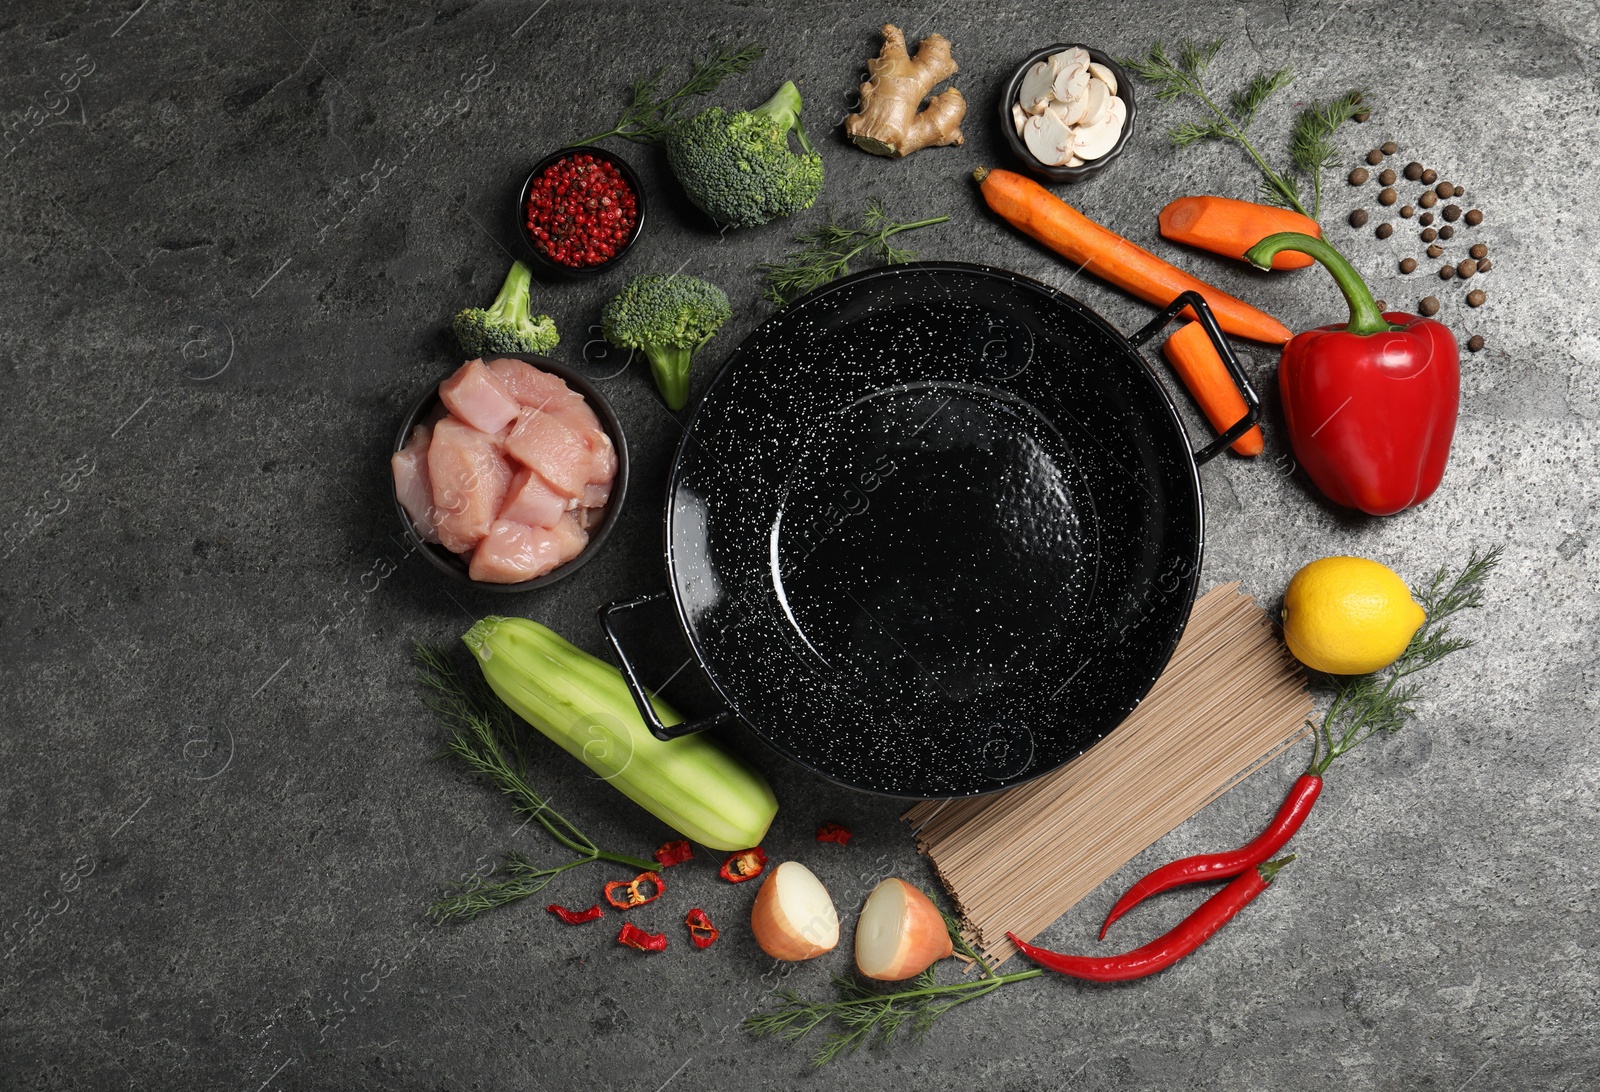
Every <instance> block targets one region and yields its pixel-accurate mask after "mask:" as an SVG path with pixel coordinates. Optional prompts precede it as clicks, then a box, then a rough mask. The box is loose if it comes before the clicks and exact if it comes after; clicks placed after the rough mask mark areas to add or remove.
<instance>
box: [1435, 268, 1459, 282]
mask: <svg viewBox="0 0 1600 1092" xmlns="http://www.w3.org/2000/svg"><path fill="white" fill-rule="evenodd" d="M1455 275H1456V267H1455V266H1453V265H1441V266H1440V267H1439V279H1440V280H1441V281H1447V280H1450V279H1451V278H1452V277H1454V276H1455Z"/></svg>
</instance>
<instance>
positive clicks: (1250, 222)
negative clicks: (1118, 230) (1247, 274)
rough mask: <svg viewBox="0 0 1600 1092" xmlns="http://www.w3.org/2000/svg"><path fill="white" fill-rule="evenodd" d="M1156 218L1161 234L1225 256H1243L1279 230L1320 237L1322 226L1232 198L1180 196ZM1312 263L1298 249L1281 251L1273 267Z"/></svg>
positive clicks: (1294, 214) (1272, 207)
mask: <svg viewBox="0 0 1600 1092" xmlns="http://www.w3.org/2000/svg"><path fill="white" fill-rule="evenodd" d="M1158 220H1159V222H1160V224H1161V234H1162V236H1163V237H1165V238H1168V239H1171V240H1172V241H1173V242H1175V243H1185V244H1187V245H1189V246H1197V247H1199V248H1200V249H1201V250H1209V251H1211V252H1212V253H1213V254H1221V255H1223V256H1224V257H1228V258H1239V259H1243V258H1244V252H1245V251H1247V250H1249V249H1250V248H1251V247H1253V246H1255V245H1256V244H1257V243H1259V242H1260V241H1261V240H1263V239H1265V238H1266V237H1267V236H1268V235H1271V234H1273V233H1275V232H1279V231H1298V232H1300V233H1301V234H1303V235H1310V236H1312V237H1313V238H1317V239H1320V238H1322V228H1321V227H1319V226H1318V225H1317V222H1316V221H1315V220H1313V219H1312V218H1311V217H1309V216H1303V215H1301V214H1300V213H1298V212H1295V211H1294V210H1293V209H1285V208H1278V207H1277V206H1275V205H1257V204H1255V203H1254V202H1251V201H1236V200H1234V199H1233V198H1231V197H1179V198H1178V199H1177V200H1175V201H1171V202H1169V203H1168V204H1167V207H1166V208H1164V209H1162V210H1161V215H1160V217H1158ZM1315 264H1316V260H1315V259H1314V258H1312V257H1311V256H1310V255H1309V254H1301V253H1299V252H1298V251H1284V252H1283V253H1281V254H1278V255H1275V256H1274V257H1273V259H1272V268H1273V269H1305V268H1306V267H1307V266H1310V265H1315Z"/></svg>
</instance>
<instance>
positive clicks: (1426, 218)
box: [1417, 212, 1433, 227]
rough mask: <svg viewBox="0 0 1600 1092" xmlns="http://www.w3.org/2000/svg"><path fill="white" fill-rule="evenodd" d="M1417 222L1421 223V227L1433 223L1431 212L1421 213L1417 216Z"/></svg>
mask: <svg viewBox="0 0 1600 1092" xmlns="http://www.w3.org/2000/svg"><path fill="white" fill-rule="evenodd" d="M1417 223H1419V224H1421V225H1422V226H1423V227H1427V226H1428V225H1429V224H1431V223H1433V213H1431V212H1425V213H1423V214H1422V215H1421V216H1419V217H1417Z"/></svg>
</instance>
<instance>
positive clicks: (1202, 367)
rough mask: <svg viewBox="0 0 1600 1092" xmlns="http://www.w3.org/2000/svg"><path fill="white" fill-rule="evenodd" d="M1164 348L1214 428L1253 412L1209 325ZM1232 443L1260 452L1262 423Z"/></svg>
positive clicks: (1185, 330) (1181, 334)
mask: <svg viewBox="0 0 1600 1092" xmlns="http://www.w3.org/2000/svg"><path fill="white" fill-rule="evenodd" d="M1161 351H1162V352H1163V353H1164V354H1165V355H1166V358H1167V359H1168V360H1169V361H1171V362H1172V370H1173V371H1175V372H1177V373H1178V378H1179V379H1181V380H1183V385H1184V386H1185V387H1187V388H1189V393H1190V394H1192V395H1194V400H1195V401H1196V402H1197V403H1199V405H1200V411H1201V412H1202V413H1204V414H1205V415H1206V420H1207V421H1210V422H1211V427H1212V428H1214V429H1216V430H1217V431H1218V432H1226V431H1228V429H1230V428H1232V427H1233V425H1234V422H1236V421H1242V420H1243V419H1244V415H1245V414H1246V413H1248V412H1249V408H1248V407H1247V406H1246V405H1245V404H1244V395H1242V394H1240V393H1239V388H1238V387H1237V386H1235V385H1234V382H1233V377H1232V376H1230V375H1229V374H1228V368H1227V365H1225V364H1223V363H1222V357H1220V356H1218V355H1217V350H1216V348H1215V347H1214V346H1213V345H1212V344H1211V339H1210V338H1208V337H1206V331H1205V327H1203V326H1201V325H1200V324H1199V323H1198V322H1186V323H1184V324H1183V325H1182V326H1180V327H1178V328H1177V329H1176V330H1174V331H1173V332H1172V336H1171V337H1169V338H1167V343H1166V344H1165V345H1163V346H1162V347H1161ZM1232 446H1233V450H1234V451H1236V452H1238V453H1239V454H1240V455H1259V454H1261V452H1262V451H1264V450H1266V446H1267V445H1266V441H1265V440H1263V439H1262V437H1261V427H1260V426H1259V425H1257V426H1256V427H1254V428H1252V429H1251V430H1250V431H1249V432H1247V433H1245V434H1244V435H1243V436H1241V437H1239V438H1238V439H1237V440H1235V441H1234V442H1233V445H1232ZM1265 859H1266V858H1264V857H1263V858H1262V860H1265Z"/></svg>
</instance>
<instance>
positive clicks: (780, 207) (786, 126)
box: [666, 83, 822, 227]
mask: <svg viewBox="0 0 1600 1092" xmlns="http://www.w3.org/2000/svg"><path fill="white" fill-rule="evenodd" d="M791 129H793V130H794V132H795V135H796V136H797V137H799V138H800V147H801V148H803V149H804V152H803V153H802V154H796V153H795V152H794V151H793V150H792V149H791V148H790V147H789V130H791ZM666 147H667V163H668V164H669V165H670V166H671V167H672V173H673V174H675V175H677V176H678V181H679V182H680V183H682V184H683V188H684V190H685V191H686V192H687V193H688V194H689V200H691V201H693V202H694V203H695V204H696V205H698V206H700V208H702V209H704V210H705V211H706V212H707V213H709V214H710V216H711V218H712V219H714V220H716V221H718V222H719V223H723V224H730V225H732V226H733V227H754V226H755V225H757V224H764V223H766V222H767V221H768V220H775V219H777V218H778V217H779V216H788V215H791V214H792V213H796V212H799V211H800V210H801V209H808V208H810V207H811V206H812V204H813V203H815V202H816V200H817V194H819V193H820V192H822V157H821V156H820V155H818V154H817V153H816V152H814V151H812V149H811V142H810V141H809V140H807V139H806V131H805V129H803V128H802V127H801V125H800V91H799V89H798V88H796V87H795V85H794V84H793V83H786V84H784V85H783V86H782V87H780V88H778V93H777V94H776V95H773V96H772V97H771V98H770V99H768V100H767V101H766V102H765V103H763V104H762V105H761V106H758V107H756V108H755V109H754V110H745V111H742V112H740V113H736V114H730V113H728V112H727V111H725V110H722V109H721V108H719V107H716V106H713V107H711V108H710V109H708V110H705V111H704V112H702V113H700V114H699V115H697V116H695V117H693V118H690V119H689V120H688V121H685V122H683V123H682V124H680V125H677V126H675V127H674V128H673V129H672V131H671V132H670V133H668V134H667V140H666Z"/></svg>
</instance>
